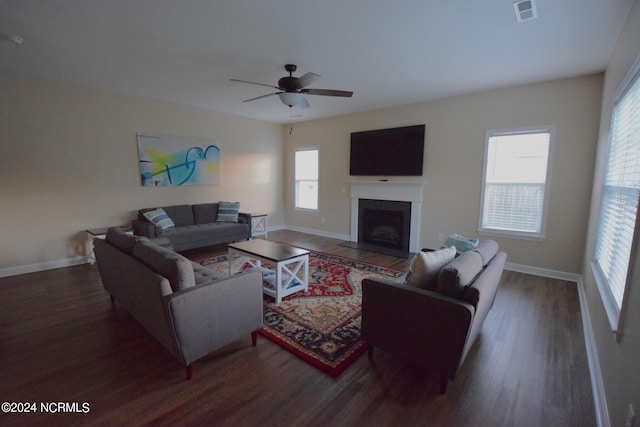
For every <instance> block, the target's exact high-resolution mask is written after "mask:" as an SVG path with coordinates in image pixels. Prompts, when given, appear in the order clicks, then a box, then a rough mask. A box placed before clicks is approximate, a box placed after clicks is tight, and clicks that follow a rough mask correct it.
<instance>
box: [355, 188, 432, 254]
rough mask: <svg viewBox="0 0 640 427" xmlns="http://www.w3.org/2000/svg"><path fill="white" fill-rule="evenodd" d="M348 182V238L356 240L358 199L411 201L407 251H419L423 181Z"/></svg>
mask: <svg viewBox="0 0 640 427" xmlns="http://www.w3.org/2000/svg"><path fill="white" fill-rule="evenodd" d="M349 184H351V195H350V197H351V235H350V237H349V239H350V240H351V241H352V242H357V241H358V220H359V218H358V201H359V199H374V200H395V201H401V202H411V225H410V232H409V252H419V251H420V249H421V245H420V222H421V220H422V189H423V187H424V184H425V183H424V182H396V181H349Z"/></svg>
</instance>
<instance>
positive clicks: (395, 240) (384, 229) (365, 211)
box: [358, 199, 411, 251]
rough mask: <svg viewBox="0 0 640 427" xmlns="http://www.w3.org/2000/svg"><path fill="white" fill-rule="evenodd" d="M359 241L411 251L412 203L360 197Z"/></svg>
mask: <svg viewBox="0 0 640 427" xmlns="http://www.w3.org/2000/svg"><path fill="white" fill-rule="evenodd" d="M358 217H359V219H358V242H360V243H364V244H367V245H373V246H382V247H385V248H391V249H398V250H403V251H409V237H410V230H411V203H410V202H401V201H393V200H372V199H359V201H358Z"/></svg>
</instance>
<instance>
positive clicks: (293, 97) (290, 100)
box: [278, 92, 304, 107]
mask: <svg viewBox="0 0 640 427" xmlns="http://www.w3.org/2000/svg"><path fill="white" fill-rule="evenodd" d="M278 96H279V97H280V101H282V103H283V104H284V105H288V106H289V107H293V106H294V105H298V104H300V103H301V102H302V100H303V99H304V96H303V95H302V94H301V93H297V92H282V93H279V94H278Z"/></svg>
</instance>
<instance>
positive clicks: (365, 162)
mask: <svg viewBox="0 0 640 427" xmlns="http://www.w3.org/2000/svg"><path fill="white" fill-rule="evenodd" d="M425 127H426V126H425V125H417V126H405V127H399V128H391V129H378V130H369V131H364V132H353V133H351V157H350V160H349V174H350V175H351V176H422V165H423V161H424V134H425Z"/></svg>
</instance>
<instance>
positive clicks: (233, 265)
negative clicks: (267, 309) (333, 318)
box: [227, 239, 309, 304]
mask: <svg viewBox="0 0 640 427" xmlns="http://www.w3.org/2000/svg"><path fill="white" fill-rule="evenodd" d="M227 248H228V251H229V254H228V260H229V275H233V274H236V273H238V272H239V271H241V270H242V268H243V267H244V265H245V264H246V263H249V264H250V265H251V266H254V267H257V268H260V269H261V270H263V278H265V280H263V282H264V281H266V277H267V276H268V274H265V273H264V271H265V270H266V269H265V268H264V267H263V266H262V262H264V263H267V264H270V266H271V270H272V271H273V272H274V273H275V277H274V280H273V282H274V283H273V289H270V288H269V287H268V286H263V287H262V290H263V292H264V293H265V294H267V295H270V296H272V297H274V298H275V300H276V304H279V303H280V302H281V301H282V298H284V297H286V296H287V295H291V294H294V293H296V292H300V291H305V292H308V291H309V251H307V250H304V249H300V248H294V247H292V246H288V245H283V244H281V243H275V242H270V241H268V240H262V239H254V240H246V241H242V242H236V243H230V244H229V245H227Z"/></svg>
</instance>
